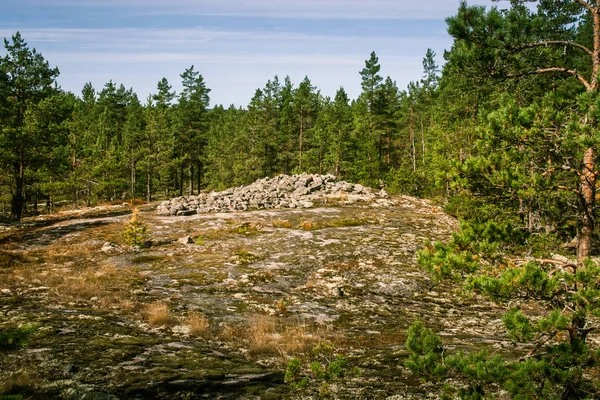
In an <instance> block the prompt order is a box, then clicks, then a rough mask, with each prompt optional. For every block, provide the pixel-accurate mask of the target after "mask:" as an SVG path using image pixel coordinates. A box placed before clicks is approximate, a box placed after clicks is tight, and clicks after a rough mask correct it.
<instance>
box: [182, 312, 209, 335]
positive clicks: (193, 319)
mask: <svg viewBox="0 0 600 400" xmlns="http://www.w3.org/2000/svg"><path fill="white" fill-rule="evenodd" d="M185 323H186V325H187V326H189V334H190V335H192V336H205V335H206V334H207V333H208V330H209V328H210V321H209V320H208V318H206V316H205V315H204V314H200V313H190V314H189V315H188V317H187V319H186V321H185Z"/></svg>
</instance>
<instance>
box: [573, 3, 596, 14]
mask: <svg viewBox="0 0 600 400" xmlns="http://www.w3.org/2000/svg"><path fill="white" fill-rule="evenodd" d="M574 1H575V3H578V4H579V5H581V6H582V7H584V8H585V9H586V10H588V11H589V12H590V13H592V14H594V12H595V11H596V9H595V8H594V7H592V5H591V4H589V3H588V2H587V1H585V0H574Z"/></svg>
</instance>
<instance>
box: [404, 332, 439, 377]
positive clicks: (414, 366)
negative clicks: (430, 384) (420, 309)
mask: <svg viewBox="0 0 600 400" xmlns="http://www.w3.org/2000/svg"><path fill="white" fill-rule="evenodd" d="M406 347H407V348H408V351H409V352H410V355H409V357H408V360H407V361H406V363H405V365H406V367H407V368H408V369H410V370H411V372H413V373H415V374H418V375H419V376H421V377H422V378H423V379H426V380H428V379H431V378H434V377H437V376H438V375H443V374H444V373H445V369H446V368H445V366H444V348H443V346H442V340H441V339H440V337H439V336H438V335H436V334H435V333H433V332H432V331H431V329H428V328H426V327H425V325H424V324H423V322H422V321H416V322H414V323H413V324H412V325H411V326H410V328H408V337H407V339H406Z"/></svg>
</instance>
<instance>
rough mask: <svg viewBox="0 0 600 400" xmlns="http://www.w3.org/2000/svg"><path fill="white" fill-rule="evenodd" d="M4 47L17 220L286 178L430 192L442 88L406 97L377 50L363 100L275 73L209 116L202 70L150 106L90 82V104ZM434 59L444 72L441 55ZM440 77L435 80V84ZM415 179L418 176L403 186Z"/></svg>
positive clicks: (0, 103) (5, 132)
mask: <svg viewBox="0 0 600 400" xmlns="http://www.w3.org/2000/svg"><path fill="white" fill-rule="evenodd" d="M5 47H6V50H7V54H6V56H5V57H3V58H2V75H1V76H0V91H2V93H3V95H2V96H1V97H0V113H1V114H0V116H1V120H0V124H1V126H2V133H1V140H2V145H3V146H2V150H1V153H0V161H1V163H2V165H3V166H4V167H6V168H7V169H3V172H2V174H1V175H0V196H2V195H3V196H5V197H4V198H5V199H6V196H7V195H8V193H9V189H10V202H11V214H12V216H13V219H15V220H18V219H20V217H21V210H23V208H24V206H25V203H26V200H27V201H30V202H31V204H32V205H33V208H34V212H37V202H38V200H41V199H44V200H45V201H46V203H47V205H48V206H50V207H51V206H52V204H53V203H54V201H58V200H61V199H67V200H70V201H75V202H78V201H84V202H85V204H88V205H89V204H91V203H92V202H94V201H99V200H123V199H126V198H135V197H144V198H146V200H148V201H150V200H152V199H153V198H155V196H157V195H162V196H164V195H170V194H178V195H182V194H184V193H195V192H198V191H199V190H202V189H206V188H219V189H222V188H225V187H228V186H231V185H240V184H247V183H249V182H251V181H253V180H255V179H257V178H260V177H263V176H269V175H276V174H280V173H286V174H292V173H300V172H318V173H333V174H336V175H338V176H340V177H341V178H343V179H348V180H353V181H357V182H362V183H365V184H370V185H379V184H383V182H386V183H388V184H389V185H390V189H391V190H392V191H398V192H400V191H405V192H411V193H421V194H423V193H425V192H426V190H425V186H426V185H423V184H418V183H415V179H416V178H414V177H416V175H415V171H416V170H417V169H419V170H420V171H419V174H421V175H420V176H423V175H424V173H423V171H422V170H421V169H422V168H423V167H424V166H425V165H426V163H425V161H424V159H422V161H421V162H417V158H418V157H421V158H423V156H424V154H421V153H424V149H425V142H426V141H427V140H429V139H427V140H426V138H425V136H424V135H426V134H427V132H426V130H427V129H426V126H425V125H426V124H427V123H429V121H430V120H431V118H430V117H428V115H429V114H427V113H428V110H429V107H430V102H431V101H432V100H431V99H432V98H433V97H434V94H433V93H434V92H435V91H436V90H437V87H436V86H435V84H434V83H431V84H428V85H427V89H426V91H427V95H423V94H421V92H419V93H416V91H415V90H414V88H413V89H410V88H409V91H408V92H405V91H400V90H399V89H398V87H397V86H396V83H395V82H394V81H393V80H392V79H391V78H390V77H388V78H386V79H384V78H383V77H382V76H380V75H379V71H380V69H381V66H380V65H379V59H378V57H377V55H376V54H375V52H373V53H371V55H370V57H369V58H368V59H367V60H366V61H365V68H363V69H362V70H361V71H360V77H361V84H362V88H363V91H362V93H361V95H360V96H359V98H358V99H356V100H351V99H350V98H349V97H348V95H347V93H346V91H345V90H344V89H343V88H340V89H339V90H338V91H337V93H336V94H335V97H334V98H333V99H332V98H329V97H324V96H322V95H321V93H320V91H319V90H318V89H317V88H316V87H315V86H314V85H313V84H312V82H311V81H310V79H309V78H308V77H305V78H304V79H303V80H302V81H301V82H299V84H298V86H295V85H294V84H293V83H292V81H291V79H290V78H289V77H285V79H283V81H280V79H279V77H278V76H275V77H274V78H273V79H271V80H269V81H267V83H266V84H265V86H264V87H263V88H260V89H257V90H256V92H255V95H254V96H253V98H252V99H251V101H250V103H249V105H248V107H247V108H236V107H229V108H224V107H222V106H216V107H213V108H212V109H210V108H209V101H210V98H209V94H210V91H211V90H210V89H209V88H208V87H207V85H206V82H205V81H204V78H203V77H202V75H201V74H200V73H199V72H198V71H196V70H195V69H194V66H191V67H190V68H187V69H186V70H184V72H183V73H182V74H181V80H182V81H181V83H182V91H181V93H179V94H177V93H175V91H173V89H172V85H171V84H170V82H169V81H168V80H167V79H166V78H163V79H161V80H160V81H159V82H158V83H157V87H156V92H155V93H154V94H152V95H151V96H149V97H148V98H147V99H146V100H145V101H144V103H143V104H142V103H141V102H140V99H138V97H137V95H136V94H135V93H134V92H133V90H132V89H127V88H125V87H124V86H123V85H122V84H118V83H115V82H113V81H109V82H107V83H106V84H105V85H104V86H103V87H102V88H101V89H99V90H98V91H97V90H96V89H94V87H93V86H92V84H91V83H87V84H85V85H84V87H83V89H82V92H81V94H80V95H79V97H76V96H74V95H72V94H68V93H64V92H63V91H61V90H60V88H58V86H57V85H56V81H55V79H56V77H57V75H58V70H57V69H52V68H50V67H49V66H48V63H47V62H46V61H45V60H44V59H43V58H42V57H41V55H40V54H38V53H36V52H35V50H30V49H29V48H28V47H27V44H26V43H25V42H24V41H23V39H22V38H21V36H20V35H19V34H18V33H17V34H16V35H15V36H14V37H13V42H8V41H6V43H5ZM428 57H429V61H430V63H433V61H432V60H433V54H432V53H428ZM431 68H433V69H431ZM431 68H430V72H429V73H430V76H429V78H428V79H430V80H431V82H436V79H437V78H436V73H437V70H435V67H431ZM428 82H429V81H428ZM417 87H419V88H420V87H421V86H419V85H417ZM423 87H425V86H423ZM419 90H421V89H419ZM423 90H425V89H423ZM423 93H425V92H423ZM409 99H410V100H409ZM409 102H412V103H414V102H417V103H418V104H419V105H418V106H417V105H413V106H410V107H408V106H407V104H409ZM412 103H411V104H412ZM415 104H416V103H415ZM51 110H53V111H51ZM411 112H412V113H413V114H410V113H411ZM410 115H412V117H409V116H410ZM53 118H54V119H53ZM425 120H427V121H428V122H423V121H425ZM408 123H412V124H413V125H414V126H412V127H411V128H410V129H408V128H407V127H406V124H408ZM411 135H412V136H411ZM418 135H420V136H418ZM417 139H418V140H417ZM417 142H418V143H417ZM417 144H418V145H419V146H417ZM417 147H418V148H417ZM419 149H420V150H419ZM409 159H410V160H412V161H410V162H409ZM406 174H408V175H410V176H413V178H410V179H404V178H401V179H400V177H403V176H405V175H406ZM415 188H419V189H418V190H415ZM5 202H6V200H5Z"/></svg>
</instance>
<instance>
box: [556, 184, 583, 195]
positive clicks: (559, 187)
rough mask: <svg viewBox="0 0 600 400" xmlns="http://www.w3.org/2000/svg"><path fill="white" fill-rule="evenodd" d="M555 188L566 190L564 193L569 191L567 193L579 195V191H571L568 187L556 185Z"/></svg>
mask: <svg viewBox="0 0 600 400" xmlns="http://www.w3.org/2000/svg"><path fill="white" fill-rule="evenodd" d="M556 188H557V189H562V190H566V191H569V192H573V193H575V194H581V192H580V191H579V189H573V188H571V187H568V186H563V185H558V186H556Z"/></svg>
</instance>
